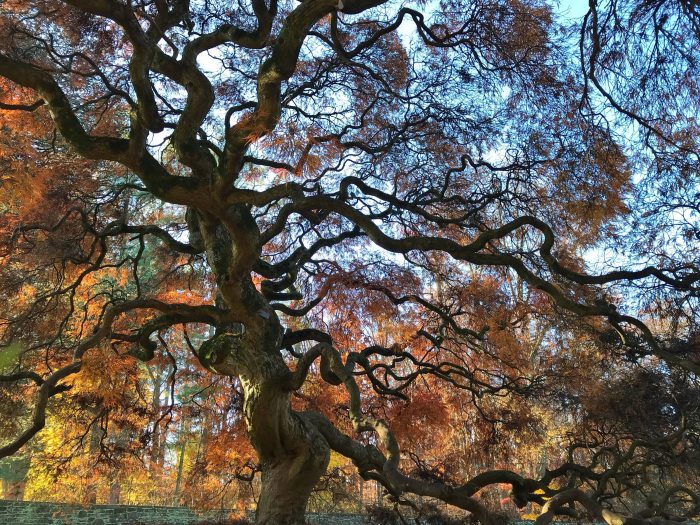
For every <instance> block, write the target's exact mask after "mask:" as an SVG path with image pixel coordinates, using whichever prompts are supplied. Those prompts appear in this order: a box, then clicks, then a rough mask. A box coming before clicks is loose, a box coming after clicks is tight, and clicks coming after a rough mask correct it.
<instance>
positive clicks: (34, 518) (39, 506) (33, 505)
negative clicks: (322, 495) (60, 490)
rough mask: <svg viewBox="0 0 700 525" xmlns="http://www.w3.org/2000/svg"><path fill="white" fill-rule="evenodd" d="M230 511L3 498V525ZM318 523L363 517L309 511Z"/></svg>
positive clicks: (167, 519) (154, 524)
mask: <svg viewBox="0 0 700 525" xmlns="http://www.w3.org/2000/svg"><path fill="white" fill-rule="evenodd" d="M227 517H228V512H227V511H215V512H209V513H206V514H198V513H196V512H194V511H192V510H191V509H188V508H185V507H156V506H131V505H90V506H86V507H84V506H81V505H68V504H65V503H43V502H34V501H4V500H0V524H2V525H194V524H198V523H205V522H207V521H209V522H210V523H216V522H217V521H219V520H223V519H224V518H227ZM307 521H308V522H309V523H310V524H314V525H362V524H363V517H362V516H356V515H352V514H309V515H308V516H307Z"/></svg>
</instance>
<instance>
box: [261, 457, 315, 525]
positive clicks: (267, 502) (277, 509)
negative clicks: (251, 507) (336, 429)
mask: <svg viewBox="0 0 700 525" xmlns="http://www.w3.org/2000/svg"><path fill="white" fill-rule="evenodd" d="M327 464H328V461H327V458H324V455H323V452H321V453H320V454H319V455H318V456H314V455H313V454H311V455H307V454H301V455H300V456H298V457H293V456H291V457H289V458H288V459H286V460H283V461H279V462H277V463H275V464H271V465H267V466H263V471H262V491H261V493H260V499H259V501H258V508H257V511H256V513H255V523H257V524H258V525H273V524H274V525H298V524H302V523H305V521H304V514H305V512H306V506H307V504H308V502H309V496H310V495H311V491H312V490H313V488H314V486H315V485H316V483H317V482H318V480H319V478H320V477H321V475H322V474H323V472H324V471H325V467H326V465H327Z"/></svg>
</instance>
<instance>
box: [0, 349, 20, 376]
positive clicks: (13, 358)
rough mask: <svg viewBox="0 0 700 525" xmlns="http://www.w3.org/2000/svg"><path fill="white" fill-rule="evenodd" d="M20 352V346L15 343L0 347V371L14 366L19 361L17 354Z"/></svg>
mask: <svg viewBox="0 0 700 525" xmlns="http://www.w3.org/2000/svg"><path fill="white" fill-rule="evenodd" d="M21 354H22V347H21V346H20V345H19V344H17V343H14V344H11V345H10V346H6V347H4V348H0V371H1V370H4V369H6V368H12V367H14V366H15V365H16V364H17V362H18V361H19V356H20V355H21Z"/></svg>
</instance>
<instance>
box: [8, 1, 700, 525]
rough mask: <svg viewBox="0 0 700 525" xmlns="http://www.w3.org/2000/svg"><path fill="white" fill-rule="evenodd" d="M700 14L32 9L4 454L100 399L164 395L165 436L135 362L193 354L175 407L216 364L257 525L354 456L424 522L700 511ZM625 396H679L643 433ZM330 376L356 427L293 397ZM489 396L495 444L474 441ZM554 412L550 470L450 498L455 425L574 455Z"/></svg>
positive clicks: (473, 485) (622, 5)
mask: <svg viewBox="0 0 700 525" xmlns="http://www.w3.org/2000/svg"><path fill="white" fill-rule="evenodd" d="M699 15H700V12H699V11H698V7H697V5H696V3H695V2H692V1H689V0H676V1H670V0H659V1H641V0H625V1H618V2H605V1H597V0H591V1H590V2H589V6H588V11H587V13H586V14H585V15H584V16H583V17H582V18H581V19H580V20H579V21H578V22H577V23H576V24H575V27H573V28H567V27H564V25H563V23H564V17H563V16H562V15H561V13H558V12H557V11H555V10H554V8H553V7H552V6H551V5H549V4H547V3H546V2H544V1H539V0H503V1H497V0H476V1H473V2H461V1H444V2H441V3H440V4H439V5H437V4H425V3H423V2H417V3H416V5H409V4H404V3H399V2H383V1H381V0H341V1H338V2H336V1H335V0H304V1H303V2H300V3H296V2H278V1H277V0H271V1H270V2H265V1H263V0H252V1H251V2H249V3H248V2H236V3H234V2H230V1H224V0H206V1H202V2H190V1H188V0H152V1H150V0H138V1H129V2H124V1H121V0H90V1H86V0H62V1H60V0H49V1H43V2H34V1H29V2H27V1H15V0H8V1H6V2H4V4H3V6H2V7H0V32H1V35H2V36H1V38H0V42H1V47H0V77H1V78H2V84H0V100H1V101H2V102H1V105H0V110H1V111H0V119H2V124H3V128H2V142H1V143H0V147H1V148H2V155H3V157H2V165H1V166H2V185H3V189H4V192H5V193H4V196H3V201H2V204H1V206H2V209H0V212H2V214H3V221H2V223H1V224H2V228H3V244H2V252H1V254H2V260H1V268H0V282H1V286H2V290H3V296H4V297H3V307H2V310H3V313H2V345H3V354H2V355H3V356H6V355H7V356H10V357H8V362H7V363H5V364H3V369H4V371H3V374H4V375H1V376H0V382H1V383H2V385H3V387H2V391H0V395H2V396H3V398H5V397H6V398H7V399H8V403H7V404H6V405H3V408H2V410H3V413H5V414H7V417H8V419H9V420H11V421H12V422H13V423H12V424H10V425H7V426H8V427H11V428H8V429H5V428H4V426H5V425H3V434H4V435H6V436H7V435H9V434H10V431H16V432H17V433H16V434H15V435H14V436H12V437H10V438H9V440H8V441H7V442H6V444H4V445H3V446H2V448H0V457H4V456H8V455H11V454H13V453H15V452H17V451H19V450H20V449H21V447H23V446H24V445H26V444H27V443H28V442H29V441H30V440H31V439H32V438H33V437H34V436H35V435H36V434H37V433H38V432H39V431H40V430H41V429H42V428H43V427H44V426H45V423H46V417H47V411H49V412H50V411H51V410H52V409H54V408H52V407H56V408H55V409H56V410H58V407H60V406H68V405H69V404H70V403H77V404H78V405H79V404H80V403H82V404H83V405H84V406H86V407H87V406H90V407H92V409H95V407H97V408H98V409H99V410H98V412H96V413H97V414H98V415H99V417H102V416H105V417H106V414H113V413H119V411H120V410H121V409H122V408H123V407H127V408H128V407H132V408H133V409H134V410H136V408H134V407H137V406H141V407H142V406H150V407H152V410H154V411H156V412H158V413H159V415H158V417H157V418H155V417H154V418H152V419H151V420H150V423H149V425H151V423H153V425H152V428H153V432H151V434H150V435H151V437H153V436H154V435H155V440H154V444H153V446H154V447H157V446H158V443H159V442H161V440H165V439H166V438H165V437H163V436H162V435H161V432H162V429H161V424H163V421H165V420H164V419H162V418H161V416H162V414H160V411H161V406H160V403H159V401H158V399H156V398H155V397H154V398H151V399H148V398H147V396H140V398H141V401H139V400H138V399H134V398H133V396H132V395H130V394H129V388H130V387H129V385H137V384H138V378H137V377H136V375H135V372H134V371H133V370H132V369H130V368H129V365H128V364H125V363H129V362H132V363H133V359H132V360H131V361H129V359H131V358H138V359H140V360H143V361H146V362H149V361H152V360H154V359H161V360H163V359H166V360H167V359H170V360H171V362H172V370H173V371H172V377H173V380H172V381H171V383H170V384H171V385H172V386H174V385H175V376H176V372H177V370H178V363H182V362H183V359H185V358H184V357H182V356H183V353H184V352H187V351H191V353H192V355H193V356H194V358H196V359H197V360H198V361H199V362H200V363H201V366H202V367H203V368H204V369H206V370H207V371H208V372H209V373H210V374H214V375H217V376H226V377H231V378H234V379H233V383H232V384H233V385H234V387H235V388H236V389H237V390H239V391H240V392H241V393H242V399H243V403H242V407H241V411H240V417H241V418H242V421H244V422H245V425H246V427H247V431H248V435H249V439H250V441H251V443H252V445H253V447H254V449H255V451H256V454H257V458H258V462H259V468H260V470H261V481H262V488H261V494H260V498H259V502H258V507H257V514H256V522H257V523H260V524H272V523H280V524H293V523H303V519H304V512H305V508H306V506H307V501H308V499H309V497H310V494H311V492H312V490H313V489H314V487H315V485H316V484H317V482H318V481H319V479H320V478H321V476H322V475H323V474H324V472H325V471H326V468H327V465H328V462H329V457H330V452H331V450H332V451H334V452H335V453H337V454H340V455H342V456H345V457H347V458H349V459H350V460H352V462H353V463H354V465H355V466H356V467H357V469H358V471H359V473H360V475H361V476H362V477H363V478H365V479H372V480H376V481H377V482H379V483H380V484H381V485H383V486H384V487H385V489H386V491H387V493H388V495H389V497H390V498H392V499H393V500H394V501H396V502H397V503H406V504H413V503H412V502H413V500H412V499H411V497H412V495H415V496H421V497H428V498H435V499H437V500H441V501H443V502H445V503H448V504H450V505H453V506H456V507H459V508H461V509H464V510H466V511H469V512H471V513H472V514H473V515H474V516H475V518H476V519H477V520H479V521H480V522H481V523H483V524H485V525H489V524H490V523H493V515H492V512H491V510H490V509H489V508H488V507H487V506H486V505H485V504H484V503H483V502H482V501H481V500H479V499H478V498H477V497H476V496H475V495H476V494H477V493H478V492H480V491H482V489H486V488H488V487H490V486H493V485H498V484H506V485H509V486H510V487H511V488H512V498H513V501H514V502H515V503H516V504H517V505H518V506H524V505H526V504H528V503H529V502H533V503H536V504H538V505H541V506H542V514H541V516H540V517H539V518H538V522H540V523H546V522H547V521H548V520H550V519H551V517H552V516H553V514H554V513H555V512H569V513H571V512H573V510H572V509H571V508H569V507H565V506H564V505H565V504H567V503H573V502H576V501H577V502H579V503H582V504H583V505H584V507H585V509H586V510H587V511H588V512H589V513H591V514H592V515H594V516H595V517H597V518H604V519H605V520H606V521H608V522H609V523H618V522H620V520H623V521H624V522H625V523H630V524H631V523H638V522H639V520H642V521H643V520H651V519H654V520H656V521H663V520H664V519H668V518H669V512H670V511H669V505H671V504H676V505H680V506H681V507H682V506H683V504H684V502H685V501H686V500H687V502H689V505H690V508H685V510H684V512H685V514H687V515H691V514H693V512H695V513H697V511H698V496H697V494H696V493H694V492H693V491H692V490H691V489H690V488H689V487H688V486H685V483H686V482H687V481H688V480H692V479H693V476H697V470H698V469H697V465H698V463H697V461H690V462H688V458H694V459H697V457H698V456H697V451H698V424H699V423H698V407H697V392H698V376H697V374H698V372H699V371H700V361H699V359H698V346H697V333H698V331H697V329H698V327H697V315H696V312H697V299H698V290H699V287H698V283H700V266H699V265H698V260H697V253H698V251H697V244H698V241H699V240H700V238H699V237H698V235H697V232H698V228H697V219H698V215H697V213H698V208H697V197H698V193H697V192H698V191H700V188H698V183H697V178H694V175H695V174H697V168H698V151H699V148H698V137H700V134H698V128H697V124H698V123H697V120H696V116H697V114H698V109H699V108H698V101H700V97H699V96H698V77H697V71H698V68H697V61H698V58H699V57H698V50H699V49H700V46H698V45H697V44H698V42H697V40H698V36H700V35H699V33H700V31H699V27H700V24H699V22H698V20H699ZM652 225H653V228H654V231H646V230H647V229H648V228H650V227H652ZM173 352H175V354H176V355H175V354H173ZM178 352H179V353H178ZM129 356H131V357H129ZM168 356H169V357H168ZM177 356H179V357H177ZM178 359H179V360H178ZM113 362H116V363H119V367H115V368H116V369H113V368H112V364H111V363H113ZM166 362H167V361H166ZM158 366H162V365H161V364H159V365H158ZM601 368H602V370H603V371H602V374H603V375H604V377H600V376H598V377H596V373H597V371H598V370H601ZM158 370H160V369H158ZM120 374H121V375H120ZM158 374H160V371H158V373H157V374H153V375H152V377H153V378H156V377H158V379H157V380H158V381H160V377H159V375H158ZM115 377H117V378H118V379H115ZM119 378H121V379H119ZM91 379H94V382H92V383H90V380H91ZM120 381H121V382H120ZM153 381H154V382H155V381H156V379H153ZM626 381H632V383H631V384H634V385H639V386H638V390H639V391H640V392H641V391H646V390H648V391H649V392H652V391H654V392H656V394H658V396H657V397H655V399H657V401H656V403H657V404H652V405H650V406H644V407H643V408H642V409H641V410H642V413H643V414H644V415H645V416H647V417H648V421H649V423H648V424H645V425H634V424H630V417H629V414H626V413H625V411H624V410H623V409H624V407H625V406H628V407H629V406H636V405H635V404H634V402H636V401H637V400H638V398H636V397H634V395H631V397H628V396H630V393H629V391H625V388H624V385H625V384H629V383H625V382H626ZM85 382H87V383H88V386H85ZM310 384H311V385H314V387H315V388H317V389H318V390H317V393H319V392H321V393H322V395H321V396H320V397H323V396H326V395H328V396H338V397H337V398H336V399H338V402H337V404H338V405H340V406H344V410H342V411H341V412H343V413H341V414H338V410H333V411H329V410H325V411H324V410H323V406H322V405H323V402H322V400H321V399H320V397H319V396H316V399H315V401H314V402H308V403H307V402H299V401H296V400H295V399H294V397H295V396H297V395H300V394H299V393H300V392H301V393H303V392H304V389H305V388H308V385H310ZM90 385H92V386H90ZM95 385H98V386H95ZM99 385H102V386H99ZM106 385H110V386H106ZM115 385H121V386H115ZM421 385H422V386H421ZM445 387H449V388H447V389H446V390H445V391H443V390H444V389H445ZM157 388H160V387H157ZM86 389H87V391H89V392H94V393H98V394H99V395H98V396H97V397H95V396H94V395H92V394H91V395H89V396H85V395H84V396H83V397H82V398H81V397H80V392H81V391H82V392H84V391H85V390H86ZM134 389H135V391H136V392H138V388H136V386H134ZM434 389H440V391H441V392H442V394H441V395H439V396H438V395H436V394H435V393H434V392H435V390H434ZM431 392H432V393H431ZM106 393H111V394H110V395H109V396H106V397H105V394H106ZM656 394H655V395H656ZM139 395H140V394H139ZM136 397H139V396H136ZM302 398H303V396H302ZM375 398H376V399H382V400H381V401H377V402H376V403H375V404H373V405H369V404H368V401H367V400H368V399H375ZM29 399H31V400H32V401H33V402H32V403H29V404H27V403H23V401H28V400H29ZM170 399H171V402H172V400H173V399H175V396H174V395H171V396H170ZM621 399H623V400H624V402H622V403H620V400H621ZM293 400H294V403H295V404H294V407H293V403H292V401H293ZM326 403H329V401H327V400H326ZM413 403H415V405H414V406H417V407H419V408H417V409H415V410H411V409H410V408H409V407H410V406H411V405H412V404H413ZM421 403H422V405H421ZM305 404H306V405H308V406H304V405H305ZM459 404H461V405H462V406H472V407H473V408H474V410H473V411H472V412H471V413H472V414H473V415H474V418H475V419H474V420H473V425H474V426H473V427H472V428H470V429H467V430H469V432H466V431H465V430H464V429H462V430H459V428H458V425H460V424H464V421H459V420H457V421H452V422H446V419H449V418H450V417H451V416H450V411H451V407H454V406H456V405H459ZM71 406H72V405H71ZM437 406H441V407H443V410H442V411H439V412H435V413H431V410H432V408H431V407H437ZM337 408H338V406H337V405H336V409H337ZM139 410H141V409H139ZM28 411H31V413H29V412H28ZM127 411H128V410H127ZM382 411H384V412H385V413H386V414H391V415H393V418H394V419H395V422H396V424H397V433H395V432H394V431H393V430H392V424H390V423H387V422H386V421H385V419H382V418H381V417H380V416H379V415H378V414H379V413H380V412H382ZM538 411H539V412H538ZM227 412H228V409H227ZM331 412H335V414H332V413H331ZM544 413H546V414H548V415H547V418H549V423H548V424H549V425H550V427H552V426H559V428H561V429H563V430H562V432H566V433H568V434H567V435H568V438H567V439H568V443H566V442H564V440H563V439H564V438H563V437H562V441H560V442H559V451H558V452H559V456H558V457H555V458H553V459H549V460H546V461H545V462H544V466H545V471H544V474H539V473H534V472H533V473H531V475H527V476H524V475H521V474H519V473H516V472H514V471H511V470H508V469H503V468H501V469H486V470H483V471H481V472H473V473H471V475H472V477H471V479H461V480H453V479H451V478H452V477H453V476H455V475H458V474H460V473H464V470H465V469H467V470H468V466H469V465H467V466H463V467H460V468H461V471H460V468H457V467H456V466H455V467H454V472H450V471H449V469H447V470H446V468H445V467H446V465H445V461H442V465H441V466H440V465H438V464H439V463H441V461H440V460H439V458H438V456H437V455H436V453H434V452H430V448H429V446H426V445H423V446H420V443H421V439H420V437H421V433H422V435H423V437H428V438H429V436H430V426H431V425H433V426H434V425H446V426H448V427H449V426H451V428H453V429H454V432H455V434H454V435H455V436H460V435H461V436H462V438H463V440H464V443H465V444H466V443H467V442H469V440H471V442H473V443H474V442H480V440H481V441H483V443H484V444H487V445H488V449H489V452H488V453H489V454H493V455H496V454H506V453H508V449H509V448H511V450H512V447H509V446H507V445H508V444H511V443H512V441H509V438H507V437H506V436H507V434H508V432H509V431H510V432H516V433H517V432H523V433H527V432H532V434H531V435H528V436H527V438H526V439H524V441H526V442H527V443H524V442H521V443H520V444H518V447H520V448H518V450H519V451H523V452H524V451H525V450H526V448H527V447H530V448H529V450H530V453H532V454H535V453H543V451H544V448H543V447H539V448H538V442H539V443H543V442H544V441H543V440H544V438H543V437H542V435H540V436H538V435H537V434H536V433H535V429H540V430H541V429H542V428H543V424H542V423H541V421H542V420H543V419H544V416H543V415H542V414H544ZM94 414H95V412H93V419H94V418H95V416H94ZM182 414H184V416H183V417H190V416H191V417H194V416H192V415H191V414H189V415H188V413H187V412H185V411H183V412H182ZM333 415H335V416H338V417H337V418H336V420H335V421H334V420H333V418H332V417H331V416H333ZM163 417H165V416H163ZM98 419H99V418H98ZM642 420H643V421H646V420H647V419H646V418H645V419H642ZM22 425H24V426H22ZM224 426H226V425H224ZM17 427H21V428H17ZM182 428H185V426H183V427H182ZM186 428H187V429H189V430H188V432H190V431H191V430H192V429H193V428H194V427H191V426H187V427H186ZM156 429H158V430H157V431H156ZM397 436H398V437H397ZM202 439H204V437H203V438H202ZM400 441H402V442H403V443H405V444H408V445H413V446H414V447H415V448H416V450H418V451H420V450H419V449H421V448H422V449H423V451H424V452H425V451H427V452H429V455H430V454H433V457H434V459H435V461H436V465H438V467H439V468H438V467H435V468H433V467H434V466H435V465H433V466H431V465H430V464H429V462H428V463H426V462H425V461H424V460H422V459H421V458H420V455H416V454H415V453H414V452H413V451H411V453H410V454H407V453H405V454H404V453H402V449H401V447H400V445H399V443H400ZM422 441H423V442H424V441H425V440H422ZM162 442H163V443H164V441H162ZM445 446H452V445H450V444H449V443H448V444H446V445H445ZM499 446H500V447H501V448H500V449H499ZM181 448H182V451H183V452H182V453H183V456H184V453H185V450H186V448H185V444H182V446H181ZM465 448H466V445H465ZM555 449H556V447H555ZM464 452H467V451H466V450H464ZM472 453H473V451H472ZM150 454H151V455H153V457H154V458H155V457H157V456H158V454H159V452H158V449H156V450H151V452H150ZM469 457H472V456H469ZM532 457H534V456H532ZM523 459H525V458H523ZM559 460H560V463H559V464H558V466H557V467H556V468H551V469H550V468H549V466H551V465H550V462H551V461H559ZM156 463H157V462H156ZM488 463H489V461H488V456H487V455H482V456H481V457H480V458H479V460H478V461H473V462H472V466H476V465H478V464H483V465H487V464H488ZM411 464H413V467H415V468H412V467H411ZM411 469H412V472H409V471H410V470H411ZM254 470H255V469H253V471H254ZM655 485H656V486H659V487H668V489H667V490H666V492H665V493H663V494H661V496H660V498H657V497H656V496H655V495H651V494H650V493H649V487H650V486H651V487H653V486H655ZM633 493H634V494H636V496H634V497H632V496H631V494H633ZM625 498H628V499H627V500H625ZM634 498H637V499H636V500H635V499H634ZM639 498H642V499H644V498H646V500H645V501H651V502H652V503H650V504H649V505H648V506H647V508H645V509H643V510H640V511H639V512H638V513H637V514H636V515H635V516H633V517H631V518H622V517H620V516H619V515H617V514H615V513H613V512H612V511H611V510H610V507H611V505H619V504H620V502H623V503H624V504H625V505H626V504H628V503H629V502H632V503H638V502H639V501H641V500H640V499H639ZM686 507H688V505H686Z"/></svg>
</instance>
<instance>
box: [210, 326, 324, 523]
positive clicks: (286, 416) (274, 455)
mask: <svg viewBox="0 0 700 525" xmlns="http://www.w3.org/2000/svg"><path fill="white" fill-rule="evenodd" d="M273 341H275V342H276V343H278V340H277V337H275V338H274V339H273ZM261 343H262V344H261ZM266 343H267V344H266ZM269 343H270V338H268V337H264V336H262V337H261V336H260V335H259V334H252V333H250V332H246V333H245V335H243V336H232V335H230V334H221V335H218V336H215V337H213V338H212V339H210V340H208V341H207V342H205V343H204V344H203V345H202V346H201V347H200V349H199V352H198V356H199V358H200V360H201V361H202V362H203V364H205V366H207V367H208V368H210V369H212V370H214V371H216V372H217V373H222V374H225V375H235V376H237V377H238V378H239V380H240V381H241V386H242V389H243V394H244V403H243V414H244V417H245V420H246V424H247V427H248V433H249V436H250V440H251V442H252V444H253V446H254V447H255V450H256V452H257V454H258V459H259V460H260V465H261V467H262V487H261V494H260V499H259V501H258V508H257V511H256V518H255V522H256V523H257V524H258V525H297V524H303V523H305V521H304V513H305V512H306V506H307V504H308V501H309V496H310V495H311V491H312V490H313V488H314V487H315V485H316V483H318V480H319V479H320V478H321V475H323V473H324V472H325V471H326V467H327V466H328V462H329V460H330V447H329V446H328V443H327V442H326V440H325V438H324V437H323V436H322V435H321V434H320V432H319V431H318V430H317V428H316V426H315V425H314V424H313V423H312V422H311V421H310V420H307V418H306V417H305V416H304V415H303V414H299V413H296V412H294V411H293V410H292V408H291V403H290V392H289V391H288V390H285V387H284V385H285V384H287V381H285V379H287V378H288V376H289V375H290V372H289V369H288V368H287V366H286V365H285V363H284V360H283V359H282V356H281V353H280V351H279V346H278V344H277V345H275V346H274V347H272V348H274V350H272V349H271V350H267V351H265V348H268V349H269V348H270V347H271V346H272V345H270V344H269Z"/></svg>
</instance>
